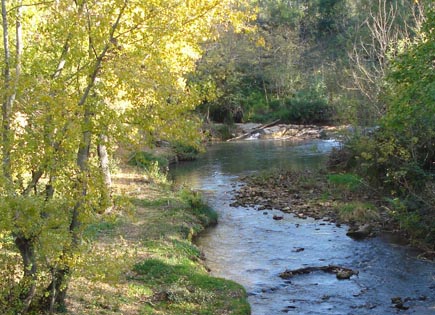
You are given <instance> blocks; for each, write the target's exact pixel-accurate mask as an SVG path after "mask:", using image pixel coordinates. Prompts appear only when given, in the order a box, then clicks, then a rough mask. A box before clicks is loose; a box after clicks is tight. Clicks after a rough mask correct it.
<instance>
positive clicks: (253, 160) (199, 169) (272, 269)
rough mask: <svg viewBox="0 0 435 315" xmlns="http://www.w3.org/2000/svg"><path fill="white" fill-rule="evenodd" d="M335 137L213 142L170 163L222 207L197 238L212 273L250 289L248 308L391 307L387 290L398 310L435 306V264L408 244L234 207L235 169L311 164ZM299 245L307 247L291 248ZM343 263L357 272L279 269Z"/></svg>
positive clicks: (333, 310) (335, 310) (331, 310)
mask: <svg viewBox="0 0 435 315" xmlns="http://www.w3.org/2000/svg"><path fill="white" fill-rule="evenodd" d="M337 145H338V144H337V143H336V142H333V141H312V142H306V143H302V144H294V143H291V142H286V141H250V142H239V143H233V142H231V143H222V144H218V145H214V146H211V147H210V148H209V150H208V151H207V153H205V154H204V155H203V156H202V157H201V158H200V159H199V160H198V161H195V162H192V163H186V164H182V165H180V166H178V167H177V168H176V169H174V170H173V175H174V176H175V178H176V181H177V182H178V183H187V184H189V185H190V186H193V187H194V188H197V189H200V190H202V191H204V194H205V195H206V197H207V199H208V202H209V203H210V205H211V206H212V207H214V208H215V209H216V210H217V211H218V212H219V215H220V220H219V224H218V225H217V226H216V227H215V228H212V229H209V230H208V231H207V232H206V233H205V234H204V235H203V236H202V237H201V238H200V239H199V242H198V245H199V246H200V247H201V249H202V250H203V251H204V253H205V256H206V259H207V265H208V266H209V267H210V268H211V270H212V274H213V275H215V276H219V277H224V278H228V279H232V280H235V281H237V282H239V283H241V284H242V285H244V286H245V288H246V289H247V291H248V293H249V301H250V303H251V306H252V314H254V315H269V314H341V315H343V314H356V315H358V314H361V315H362V314H395V313H397V312H398V310H397V309H396V308H394V306H393V305H392V304H391V298H392V297H396V296H400V297H402V298H403V299H405V298H408V299H409V300H408V301H407V302H406V303H405V305H406V306H410V308H409V310H407V311H406V312H404V311H401V312H402V313H403V314H422V315H424V314H435V298H434V296H435V283H434V277H435V272H434V268H433V267H434V265H433V264H432V263H429V262H424V261H419V260H417V259H416V258H415V257H414V256H415V255H414V254H413V253H412V251H410V250H409V249H408V248H406V247H403V246H397V245H396V246H393V245H390V244H388V243H386V242H385V241H383V240H381V239H370V240H364V241H354V240H352V239H350V238H348V237H347V236H346V235H345V233H346V230H345V229H344V228H338V227H336V226H335V225H332V224H330V223H328V222H322V221H316V220H313V219H307V220H302V219H298V218H295V217H293V216H292V215H291V214H284V219H283V220H281V221H276V220H273V219H272V216H273V214H274V213H277V212H278V211H277V210H273V211H267V212H263V211H256V210H255V209H251V208H232V207H229V204H230V203H231V201H232V191H233V190H234V189H235V188H237V185H239V183H238V182H237V178H238V177H239V176H240V175H244V174H249V173H252V172H258V171H261V170H265V169H270V168H292V169H304V168H310V169H315V168H318V167H320V166H321V165H322V164H323V163H324V161H325V159H326V157H325V154H326V153H327V152H329V151H330V150H331V148H332V147H334V146H337ZM296 248H304V250H303V251H298V252H297V251H296V250H295V249H296ZM329 264H335V265H342V266H345V267H348V268H353V269H357V270H359V275H358V277H353V278H352V279H351V280H341V281H340V280H337V279H336V278H335V277H334V276H333V275H330V274H326V273H312V274H307V275H301V276H297V277H295V278H293V279H291V280H290V281H288V280H287V281H284V280H282V279H281V278H279V277H278V274H279V273H280V272H282V271H284V270H285V269H296V268H302V267H304V266H324V265H329Z"/></svg>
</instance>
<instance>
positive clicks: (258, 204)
mask: <svg viewBox="0 0 435 315" xmlns="http://www.w3.org/2000/svg"><path fill="white" fill-rule="evenodd" d="M328 176H330V174H328V173H327V172H326V171H324V170H320V171H309V170H305V171H289V170H285V171H284V170H275V171H271V172H268V173H264V174H260V175H255V176H245V177H243V178H242V179H241V180H242V182H243V183H244V185H243V186H241V187H240V188H239V189H237V190H235V191H234V196H235V199H234V201H233V202H232V203H231V204H230V206H233V207H239V206H242V207H254V208H256V209H257V210H259V211H263V213H264V214H265V215H266V214H268V211H270V210H272V209H274V210H281V211H282V212H284V213H292V214H294V215H295V216H297V217H298V218H301V219H307V218H308V217H311V218H314V219H316V220H322V221H327V222H331V223H335V224H336V225H337V226H339V227H340V226H341V225H342V224H345V225H346V226H347V227H348V232H347V235H348V236H350V237H352V238H355V239H361V238H366V237H371V236H375V235H377V234H379V233H385V232H388V233H394V234H395V235H399V236H400V237H401V238H402V240H404V241H407V240H406V235H405V234H403V232H401V231H400V229H399V226H398V225H397V223H396V222H395V220H394V219H393V218H392V217H391V215H390V214H389V212H388V209H387V208H386V207H384V205H383V202H382V200H381V197H380V196H377V194H376V193H375V192H374V191H371V190H370V189H369V188H367V187H364V186H361V187H358V189H351V188H350V187H348V186H346V185H339V184H334V183H332V182H331V181H329V180H328V178H329V177H328ZM273 219H275V220H281V219H282V216H280V215H274V216H273ZM322 224H324V223H322ZM425 255H426V256H427V257H429V258H431V259H433V253H431V252H428V251H426V253H425Z"/></svg>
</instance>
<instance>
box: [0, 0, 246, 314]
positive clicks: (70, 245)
mask: <svg viewBox="0 0 435 315" xmlns="http://www.w3.org/2000/svg"><path fill="white" fill-rule="evenodd" d="M2 4H3V6H2V7H3V10H4V12H3V13H4V14H3V15H2V19H3V23H2V27H3V32H2V35H3V41H2V42H3V47H2V49H0V54H1V56H2V58H0V59H1V64H0V67H1V68H2V69H3V70H4V71H2V77H1V79H0V82H1V89H0V94H1V99H2V102H3V103H2V107H1V111H2V118H3V119H2V124H1V129H2V130H1V132H0V133H1V134H2V139H1V143H0V144H1V145H0V147H1V155H2V156H1V160H2V167H1V171H0V210H1V213H2V215H1V216H0V234H1V235H3V234H4V233H8V234H9V233H12V234H11V235H12V236H13V238H14V239H15V243H16V244H15V246H13V247H14V248H12V249H10V253H11V255H16V254H17V253H18V252H20V253H21V255H22V257H21V258H22V261H21V264H16V260H14V259H12V260H7V263H11V264H15V265H13V266H10V265H5V266H1V267H0V269H1V272H3V271H4V270H7V271H10V272H14V273H13V275H7V276H5V279H13V280H14V281H13V283H12V287H13V288H14V286H15V287H16V288H17V289H16V291H20V292H19V294H16V295H15V296H14V298H15V299H16V301H13V302H16V303H12V302H11V303H10V305H11V307H12V305H14V306H15V304H16V305H17V307H22V308H14V309H6V311H5V312H10V313H16V314H26V313H29V311H30V310H31V309H32V310H35V312H52V311H53V308H57V307H63V306H64V303H65V294H64V293H65V291H66V289H67V287H68V285H67V284H68V281H69V278H70V272H71V271H72V270H74V268H75V266H76V264H77V261H80V254H85V252H83V251H81V249H82V248H81V246H80V244H81V243H82V242H81V239H82V232H83V230H86V225H87V224H89V223H91V222H93V220H94V219H95V214H96V213H103V212H104V210H105V209H106V208H107V206H108V205H109V203H110V201H109V200H108V199H109V196H110V192H108V181H106V176H103V172H104V171H105V170H104V168H105V166H103V164H104V163H103V158H102V157H101V151H100V150H98V149H99V148H101V145H104V146H105V147H106V148H107V150H108V152H109V155H110V153H112V152H113V151H114V150H115V148H116V145H117V144H118V143H119V142H121V143H123V142H124V143H125V142H127V141H128V142H136V143H140V144H144V143H145V144H149V143H152V142H153V141H154V140H155V139H171V140H173V141H184V142H186V143H197V142H198V138H199V137H200V136H199V130H200V129H199V128H198V126H199V120H198V119H197V118H196V117H195V116H194V115H193V111H194V109H195V108H196V106H198V105H199V104H200V103H201V101H202V100H203V99H204V98H205V96H204V95H203V94H202V91H201V90H200V89H199V88H198V87H197V86H196V85H194V84H192V85H188V84H187V76H188V75H189V74H190V73H192V72H194V71H195V69H196V64H197V61H198V59H199V58H200V57H201V54H202V48H201V44H202V43H203V42H204V41H208V40H210V41H212V40H214V39H216V38H217V37H218V36H219V34H218V33H217V29H218V28H219V27H218V25H222V23H224V24H225V26H226V27H227V26H229V25H232V27H234V29H236V30H240V29H241V28H243V25H244V21H246V20H247V19H249V12H247V11H244V9H247V8H249V7H248V6H245V2H244V1H239V2H238V4H237V6H234V5H232V4H233V3H232V1H227V0H224V1H215V0H213V1H208V0H207V1H205V0H200V1H195V2H194V3H192V2H189V1H187V2H186V1H184V2H180V1H162V0H156V1H151V2H149V1H139V2H131V1H115V0H104V1H75V2H74V1H73V2H62V1H60V2H59V1H55V2H44V3H35V2H33V1H29V2H28V3H25V4H22V3H21V1H12V2H10V1H2ZM15 28H16V30H17V31H16V32H15V31H11V30H13V29H15ZM20 48H21V49H20ZM103 139H105V140H103ZM98 146H100V147H98ZM189 153H190V151H189ZM103 155H104V154H103ZM99 158H100V159H99ZM100 160H101V161H100ZM158 162H160V161H156V160H153V157H150V156H147V155H146V154H138V155H137V156H134V157H132V163H135V164H136V165H141V166H143V167H146V175H147V176H148V177H149V178H153V179H154V180H155V181H158V182H164V183H166V177H165V176H163V175H162V174H161V172H160V167H161V165H159V163H158ZM106 164H107V163H106ZM162 164H164V166H165V165H167V162H166V163H162ZM104 175H106V174H104ZM103 177H104V178H103ZM15 267H16V268H15ZM51 281H52V284H50V282H51ZM52 286H54V287H52ZM14 290H15V288H14ZM14 292H15V291H14ZM2 294H3V292H2ZM51 295H53V296H51ZM20 300H21V301H20ZM24 302H25V303H24ZM52 302H53V303H54V304H55V305H50V304H51V303H52ZM2 303H3V301H2ZM26 304H27V305H26ZM2 306H3V305H2ZM2 311H4V309H3V307H2Z"/></svg>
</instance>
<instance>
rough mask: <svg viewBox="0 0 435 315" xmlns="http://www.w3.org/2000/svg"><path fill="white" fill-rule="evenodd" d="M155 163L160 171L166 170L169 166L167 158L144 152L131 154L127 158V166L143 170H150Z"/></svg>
mask: <svg viewBox="0 0 435 315" xmlns="http://www.w3.org/2000/svg"><path fill="white" fill-rule="evenodd" d="M155 163H157V164H158V165H159V167H161V168H162V169H166V168H167V167H168V166H169V161H168V159H167V158H165V157H162V156H156V155H155V154H153V153H150V152H145V151H139V152H133V153H132V154H131V155H130V157H129V158H128V164H130V165H133V166H139V167H141V168H144V169H150V168H151V167H153V165H154V164H155Z"/></svg>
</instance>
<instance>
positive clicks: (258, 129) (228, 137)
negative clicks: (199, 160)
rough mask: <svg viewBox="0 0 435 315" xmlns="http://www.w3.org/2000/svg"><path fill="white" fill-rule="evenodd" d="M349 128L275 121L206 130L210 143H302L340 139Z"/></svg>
mask: <svg viewBox="0 0 435 315" xmlns="http://www.w3.org/2000/svg"><path fill="white" fill-rule="evenodd" d="M348 129H349V126H326V125H325V126H319V125H294V124H281V123H279V121H275V122H272V123H269V124H265V125H263V124H259V123H236V124H232V125H227V124H217V123H213V124H208V125H205V126H204V130H206V132H207V133H208V134H209V140H210V141H215V142H216V141H235V140H289V141H301V140H309V139H330V138H335V139H337V138H339V137H341V136H343V134H345V133H346V132H348Z"/></svg>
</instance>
